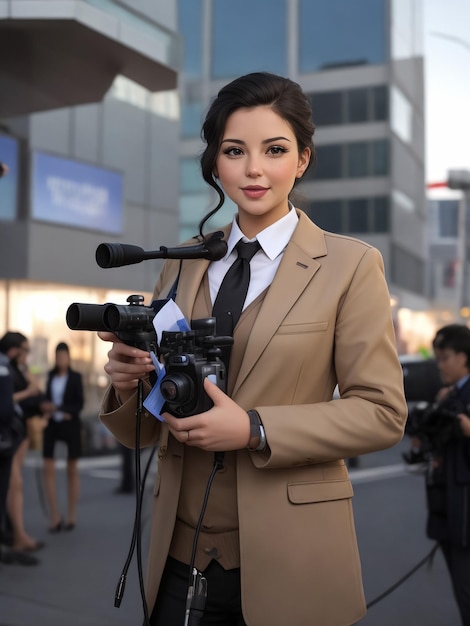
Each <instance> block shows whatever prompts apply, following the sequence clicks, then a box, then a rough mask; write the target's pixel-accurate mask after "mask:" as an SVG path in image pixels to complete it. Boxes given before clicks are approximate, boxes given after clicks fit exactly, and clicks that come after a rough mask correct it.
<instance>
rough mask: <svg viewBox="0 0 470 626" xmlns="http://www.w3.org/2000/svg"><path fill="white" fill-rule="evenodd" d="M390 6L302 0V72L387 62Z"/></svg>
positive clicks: (366, 0) (361, 0) (375, 0)
mask: <svg viewBox="0 0 470 626" xmlns="http://www.w3.org/2000/svg"><path fill="white" fill-rule="evenodd" d="M237 5H238V3H237ZM386 5H387V3H386V0H354V1H352V0H328V2H312V0H300V2H299V71H300V72H301V73H306V72H315V71H319V70H325V69H331V68H336V67H351V66H355V65H370V64H372V65H376V64H383V63H386V62H387V59H388V56H389V55H388V44H387V26H386V20H387V14H386V12H387V6H386Z"/></svg>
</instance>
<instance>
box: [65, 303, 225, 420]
mask: <svg viewBox="0 0 470 626" xmlns="http://www.w3.org/2000/svg"><path fill="white" fill-rule="evenodd" d="M143 301H144V297H143V296H140V295H132V296H129V297H128V298H127V302H129V304H128V305H118V304H111V303H107V304H83V303H79V302H74V303H73V304H71V305H70V306H69V308H68V309H67V314H66V322H67V326H68V327H69V328H70V329H71V330H92V331H108V332H112V333H114V334H115V335H116V336H117V337H119V339H121V340H122V341H123V342H124V343H127V344H128V345H130V346H134V347H135V348H140V349H141V350H145V351H147V352H154V353H155V354H157V355H158V356H159V357H160V356H162V357H163V359H164V362H165V369H166V374H165V376H164V377H163V379H162V381H161V383H160V391H161V393H162V396H163V397H164V399H165V401H166V406H165V407H164V410H168V412H169V413H171V414H172V415H174V416H175V417H189V416H190V415H196V414H197V413H203V412H204V411H207V410H208V409H210V408H211V406H212V401H211V399H210V398H209V396H208V395H207V394H206V393H205V391H204V378H206V377H208V378H209V379H210V380H211V381H212V382H213V383H215V384H216V385H217V386H218V387H219V389H222V391H224V392H225V390H226V370H225V366H224V364H223V362H222V360H221V359H220V355H221V350H220V346H229V345H232V343H233V338H232V337H216V336H215V323H216V319H215V317H207V318H203V319H200V320H193V321H192V323H191V330H188V331H176V332H171V331H164V332H163V333H162V341H161V345H160V346H158V342H157V335H156V332H155V328H154V326H153V320H154V317H155V315H156V313H157V312H158V311H159V310H160V309H161V308H162V306H163V305H165V304H166V303H167V302H168V300H155V301H154V302H153V303H152V306H150V307H148V306H144V304H143Z"/></svg>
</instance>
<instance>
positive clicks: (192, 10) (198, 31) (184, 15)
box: [178, 0, 203, 80]
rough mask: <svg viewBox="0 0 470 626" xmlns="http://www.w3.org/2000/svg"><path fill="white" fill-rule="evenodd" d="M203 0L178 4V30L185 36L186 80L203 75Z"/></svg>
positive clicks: (184, 60) (184, 70)
mask: <svg viewBox="0 0 470 626" xmlns="http://www.w3.org/2000/svg"><path fill="white" fill-rule="evenodd" d="M202 19H203V11H202V0H185V1H183V2H179V6H178V31H179V32H180V34H181V35H182V37H183V42H184V43H183V74H184V77H185V79H186V80H191V79H198V78H201V76H202V51H203V45H202V44H203V42H202Z"/></svg>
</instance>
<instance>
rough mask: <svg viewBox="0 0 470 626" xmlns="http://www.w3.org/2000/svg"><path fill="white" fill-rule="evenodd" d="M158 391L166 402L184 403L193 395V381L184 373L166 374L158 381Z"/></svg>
mask: <svg viewBox="0 0 470 626" xmlns="http://www.w3.org/2000/svg"><path fill="white" fill-rule="evenodd" d="M160 391H161V392H162V396H163V397H164V398H165V400H166V401H167V402H170V403H172V404H184V403H185V402H188V400H191V399H192V398H193V397H194V383H193V381H192V380H191V378H189V376H186V375H184V374H168V375H167V376H165V378H164V379H163V380H162V382H161V383H160Z"/></svg>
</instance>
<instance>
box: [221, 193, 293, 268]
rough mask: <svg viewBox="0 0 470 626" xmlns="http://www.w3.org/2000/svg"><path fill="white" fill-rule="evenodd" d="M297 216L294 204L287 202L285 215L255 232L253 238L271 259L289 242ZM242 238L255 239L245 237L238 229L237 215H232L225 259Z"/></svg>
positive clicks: (244, 239) (245, 239)
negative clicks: (255, 234) (287, 209)
mask: <svg viewBox="0 0 470 626" xmlns="http://www.w3.org/2000/svg"><path fill="white" fill-rule="evenodd" d="M298 222H299V218H298V216H297V213H296V211H295V208H294V206H293V205H292V203H291V202H289V212H288V213H287V215H284V216H283V217H281V219H279V220H277V222H274V224H271V226H268V227H267V228H265V229H264V230H262V231H261V232H259V233H258V234H257V236H256V237H255V239H257V240H258V241H259V243H260V246H261V247H262V249H263V252H264V253H265V254H266V256H268V257H269V258H270V259H271V260H273V259H275V258H276V257H277V256H278V255H279V254H281V252H282V251H283V250H284V248H285V247H286V246H287V244H288V243H289V240H290V238H291V237H292V233H293V232H294V230H295V229H296V228H297V224H298ZM240 239H243V241H246V242H247V241H254V240H255V239H247V238H246V237H245V235H244V234H243V232H242V231H241V230H240V227H239V226H238V222H237V216H236V215H234V216H233V220H232V229H231V230H230V235H229V237H228V239H227V253H226V255H225V257H224V258H225V259H227V258H228V257H229V255H230V254H231V253H232V251H233V249H234V248H235V246H236V245H237V243H238V242H239V241H240Z"/></svg>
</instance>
